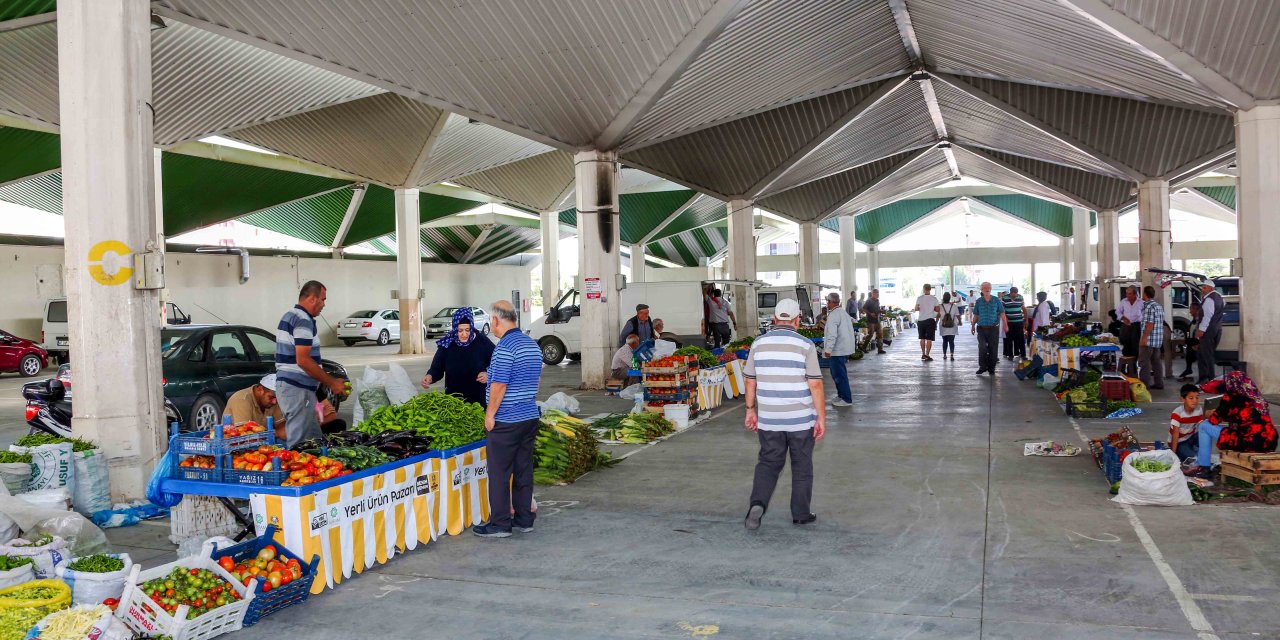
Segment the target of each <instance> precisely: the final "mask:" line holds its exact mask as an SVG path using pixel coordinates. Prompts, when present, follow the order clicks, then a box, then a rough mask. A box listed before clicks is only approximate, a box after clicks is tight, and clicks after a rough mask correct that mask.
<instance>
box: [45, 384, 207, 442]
mask: <svg viewBox="0 0 1280 640" xmlns="http://www.w3.org/2000/svg"><path fill="white" fill-rule="evenodd" d="M22 397H23V398H24V399H26V401H27V407H26V413H25V417H26V419H27V426H28V427H30V430H29V431H28V432H27V433H28V434H35V433H47V434H49V435H54V436H58V437H61V438H71V437H74V436H73V435H72V433H71V400H70V399H69V398H68V396H67V387H66V385H65V384H64V383H63V381H62V380H61V379H59V378H50V379H48V380H41V381H39V382H28V383H27V384H25V385H23V386H22ZM164 414H165V423H166V424H167V425H169V426H170V427H172V425H174V424H177V425H178V429H179V430H182V414H181V413H179V412H178V407H177V406H176V405H174V404H173V403H172V402H170V401H169V399H168V398H165V399H164Z"/></svg>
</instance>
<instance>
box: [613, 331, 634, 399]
mask: <svg viewBox="0 0 1280 640" xmlns="http://www.w3.org/2000/svg"><path fill="white" fill-rule="evenodd" d="M638 346H640V336H638V335H636V334H634V333H632V334H628V335H627V343H626V344H624V345H622V346H621V347H618V350H617V351H616V352H614V354H613V360H612V361H611V362H610V363H609V369H610V370H612V372H613V379H614V380H621V381H622V385H623V386H624V387H625V386H627V385H630V384H632V383H633V382H634V381H633V380H632V379H631V377H630V376H628V375H627V372H628V371H630V370H631V360H632V358H633V356H634V354H635V348H636V347H638Z"/></svg>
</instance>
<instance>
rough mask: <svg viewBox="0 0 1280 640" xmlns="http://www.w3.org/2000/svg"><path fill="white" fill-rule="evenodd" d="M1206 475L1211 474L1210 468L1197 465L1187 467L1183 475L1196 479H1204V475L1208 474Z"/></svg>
mask: <svg viewBox="0 0 1280 640" xmlns="http://www.w3.org/2000/svg"><path fill="white" fill-rule="evenodd" d="M1206 473H1209V468H1208V467H1202V466H1200V465H1196V464H1193V465H1191V466H1189V467H1187V468H1186V469H1183V470H1182V475H1184V476H1189V477H1196V478H1202V477H1204V475H1203V474H1206Z"/></svg>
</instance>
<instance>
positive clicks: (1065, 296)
mask: <svg viewBox="0 0 1280 640" xmlns="http://www.w3.org/2000/svg"><path fill="white" fill-rule="evenodd" d="M1058 274H1059V277H1060V278H1062V280H1063V281H1066V280H1070V279H1071V238H1058ZM1060 294H1061V295H1060V297H1061V302H1062V308H1063V309H1070V308H1071V285H1069V284H1064V285H1062V291H1061V292H1060Z"/></svg>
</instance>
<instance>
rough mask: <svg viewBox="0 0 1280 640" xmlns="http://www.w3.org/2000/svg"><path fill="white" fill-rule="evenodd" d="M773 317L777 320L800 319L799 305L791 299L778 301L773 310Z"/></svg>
mask: <svg viewBox="0 0 1280 640" xmlns="http://www.w3.org/2000/svg"><path fill="white" fill-rule="evenodd" d="M773 317H775V318H777V319H779V320H788V321H790V320H795V319H796V318H798V317H800V303H799V302H796V301H795V300H793V299H791V298H783V299H781V300H779V301H778V306H776V307H774V308H773Z"/></svg>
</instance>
